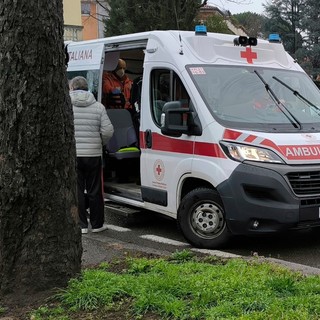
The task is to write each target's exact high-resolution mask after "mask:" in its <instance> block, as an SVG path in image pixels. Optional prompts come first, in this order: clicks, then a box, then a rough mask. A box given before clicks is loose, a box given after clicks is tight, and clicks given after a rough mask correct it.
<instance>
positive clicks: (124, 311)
mask: <svg viewBox="0 0 320 320" xmlns="http://www.w3.org/2000/svg"><path fill="white" fill-rule="evenodd" d="M143 257H145V258H148V259H152V258H159V256H157V255H154V254H148V253H143V252H128V251H127V252H126V253H125V254H124V255H123V256H122V257H118V258H117V259H115V260H114V261H111V262H110V263H109V265H110V268H109V269H108V270H110V271H111V272H114V273H119V274H120V273H122V272H123V271H124V270H125V269H127V267H128V264H127V261H126V260H127V258H143ZM97 267H98V265H91V266H90V268H97ZM56 292H57V290H50V291H42V292H38V293H36V294H32V295H22V294H21V295H17V294H15V295H7V296H5V297H4V298H2V299H0V306H1V307H2V308H4V311H3V312H1V311H0V320H30V319H31V318H30V313H31V311H34V310H36V309H38V308H39V307H40V306H46V307H48V308H54V307H56V306H57V305H58V302H57V301H55V300H54V298H53V296H54V294H55V293H56ZM131 310H132V309H131V303H130V301H129V302H128V301H125V302H119V305H118V307H117V310H112V311H110V310H104V309H101V310H100V309H99V310H95V311H92V312H88V311H81V312H77V313H76V314H72V315H71V314H70V315H69V317H70V319H72V320H79V319H81V320H93V319H94V320H100V319H101V320H109V319H110V320H127V319H128V320H133V319H134V317H133V315H132V313H131ZM31 320H32V319H31ZM139 320H161V317H160V316H159V315H156V314H153V313H150V312H149V313H147V314H145V315H144V316H143V317H142V318H141V317H139Z"/></svg>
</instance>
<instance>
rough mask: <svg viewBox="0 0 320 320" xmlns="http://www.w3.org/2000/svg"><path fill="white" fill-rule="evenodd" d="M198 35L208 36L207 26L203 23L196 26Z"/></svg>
mask: <svg viewBox="0 0 320 320" xmlns="http://www.w3.org/2000/svg"><path fill="white" fill-rule="evenodd" d="M195 33H196V35H201V36H206V35H207V27H206V26H205V25H203V24H200V25H197V26H196V28H195Z"/></svg>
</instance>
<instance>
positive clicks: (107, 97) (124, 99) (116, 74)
mask: <svg viewBox="0 0 320 320" xmlns="http://www.w3.org/2000/svg"><path fill="white" fill-rule="evenodd" d="M125 70H126V62H125V61H124V60H122V59H119V61H118V65H117V67H116V69H115V70H114V71H112V72H105V73H104V74H103V100H102V102H103V103H104V105H105V107H106V108H107V109H123V108H125V109H128V110H129V111H130V112H131V111H132V105H131V103H130V94H131V88H132V81H131V80H130V79H129V77H128V76H127V75H126V74H125Z"/></svg>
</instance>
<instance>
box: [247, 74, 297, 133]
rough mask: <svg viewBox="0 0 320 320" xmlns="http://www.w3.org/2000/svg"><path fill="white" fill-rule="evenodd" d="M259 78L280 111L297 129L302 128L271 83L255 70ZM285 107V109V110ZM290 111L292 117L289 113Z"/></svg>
mask: <svg viewBox="0 0 320 320" xmlns="http://www.w3.org/2000/svg"><path fill="white" fill-rule="evenodd" d="M253 72H254V73H255V74H256V75H257V76H258V78H259V79H260V80H261V81H262V83H263V84H264V87H265V88H266V91H267V92H268V94H269V96H270V97H271V99H272V100H273V102H275V103H276V104H277V107H278V108H279V109H280V111H281V112H282V113H283V114H284V115H285V116H286V117H287V119H288V120H289V121H290V123H291V124H292V125H293V126H294V127H295V128H297V129H301V127H302V126H301V123H300V122H299V121H298V119H297V118H296V117H295V116H294V115H293V114H292V113H291V112H290V110H288V109H287V107H286V106H285V105H284V104H283V103H282V102H281V101H280V100H279V98H278V97H277V96H276V94H275V93H274V92H273V90H272V89H271V88H270V86H269V84H268V83H267V82H266V81H265V80H264V79H263V77H262V76H261V74H260V73H259V72H258V71H257V70H254V71H253ZM283 109H285V111H284V110H283ZM287 113H289V115H290V117H289V116H288V115H287Z"/></svg>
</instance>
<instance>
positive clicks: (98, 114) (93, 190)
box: [69, 77, 113, 233]
mask: <svg viewBox="0 0 320 320" xmlns="http://www.w3.org/2000/svg"><path fill="white" fill-rule="evenodd" d="M69 89H70V97H71V103H72V107H73V114H74V132H75V140H76V152H77V175H78V211H79V218H80V226H81V230H82V233H88V220H87V211H86V204H85V190H86V192H87V197H88V202H89V209H90V223H91V228H92V232H100V231H103V230H106V225H105V224H104V201H103V190H102V146H103V145H105V144H106V143H107V142H108V141H109V140H110V138H111V137H112V135H113V125H112V123H111V121H110V119H109V117H108V115H107V112H106V109H105V107H104V106H103V105H102V104H101V103H99V102H97V101H96V99H95V97H94V95H93V94H92V93H91V92H89V91H88V83H87V80H86V79H85V78H84V77H75V78H73V79H71V80H70V82H69Z"/></svg>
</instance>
